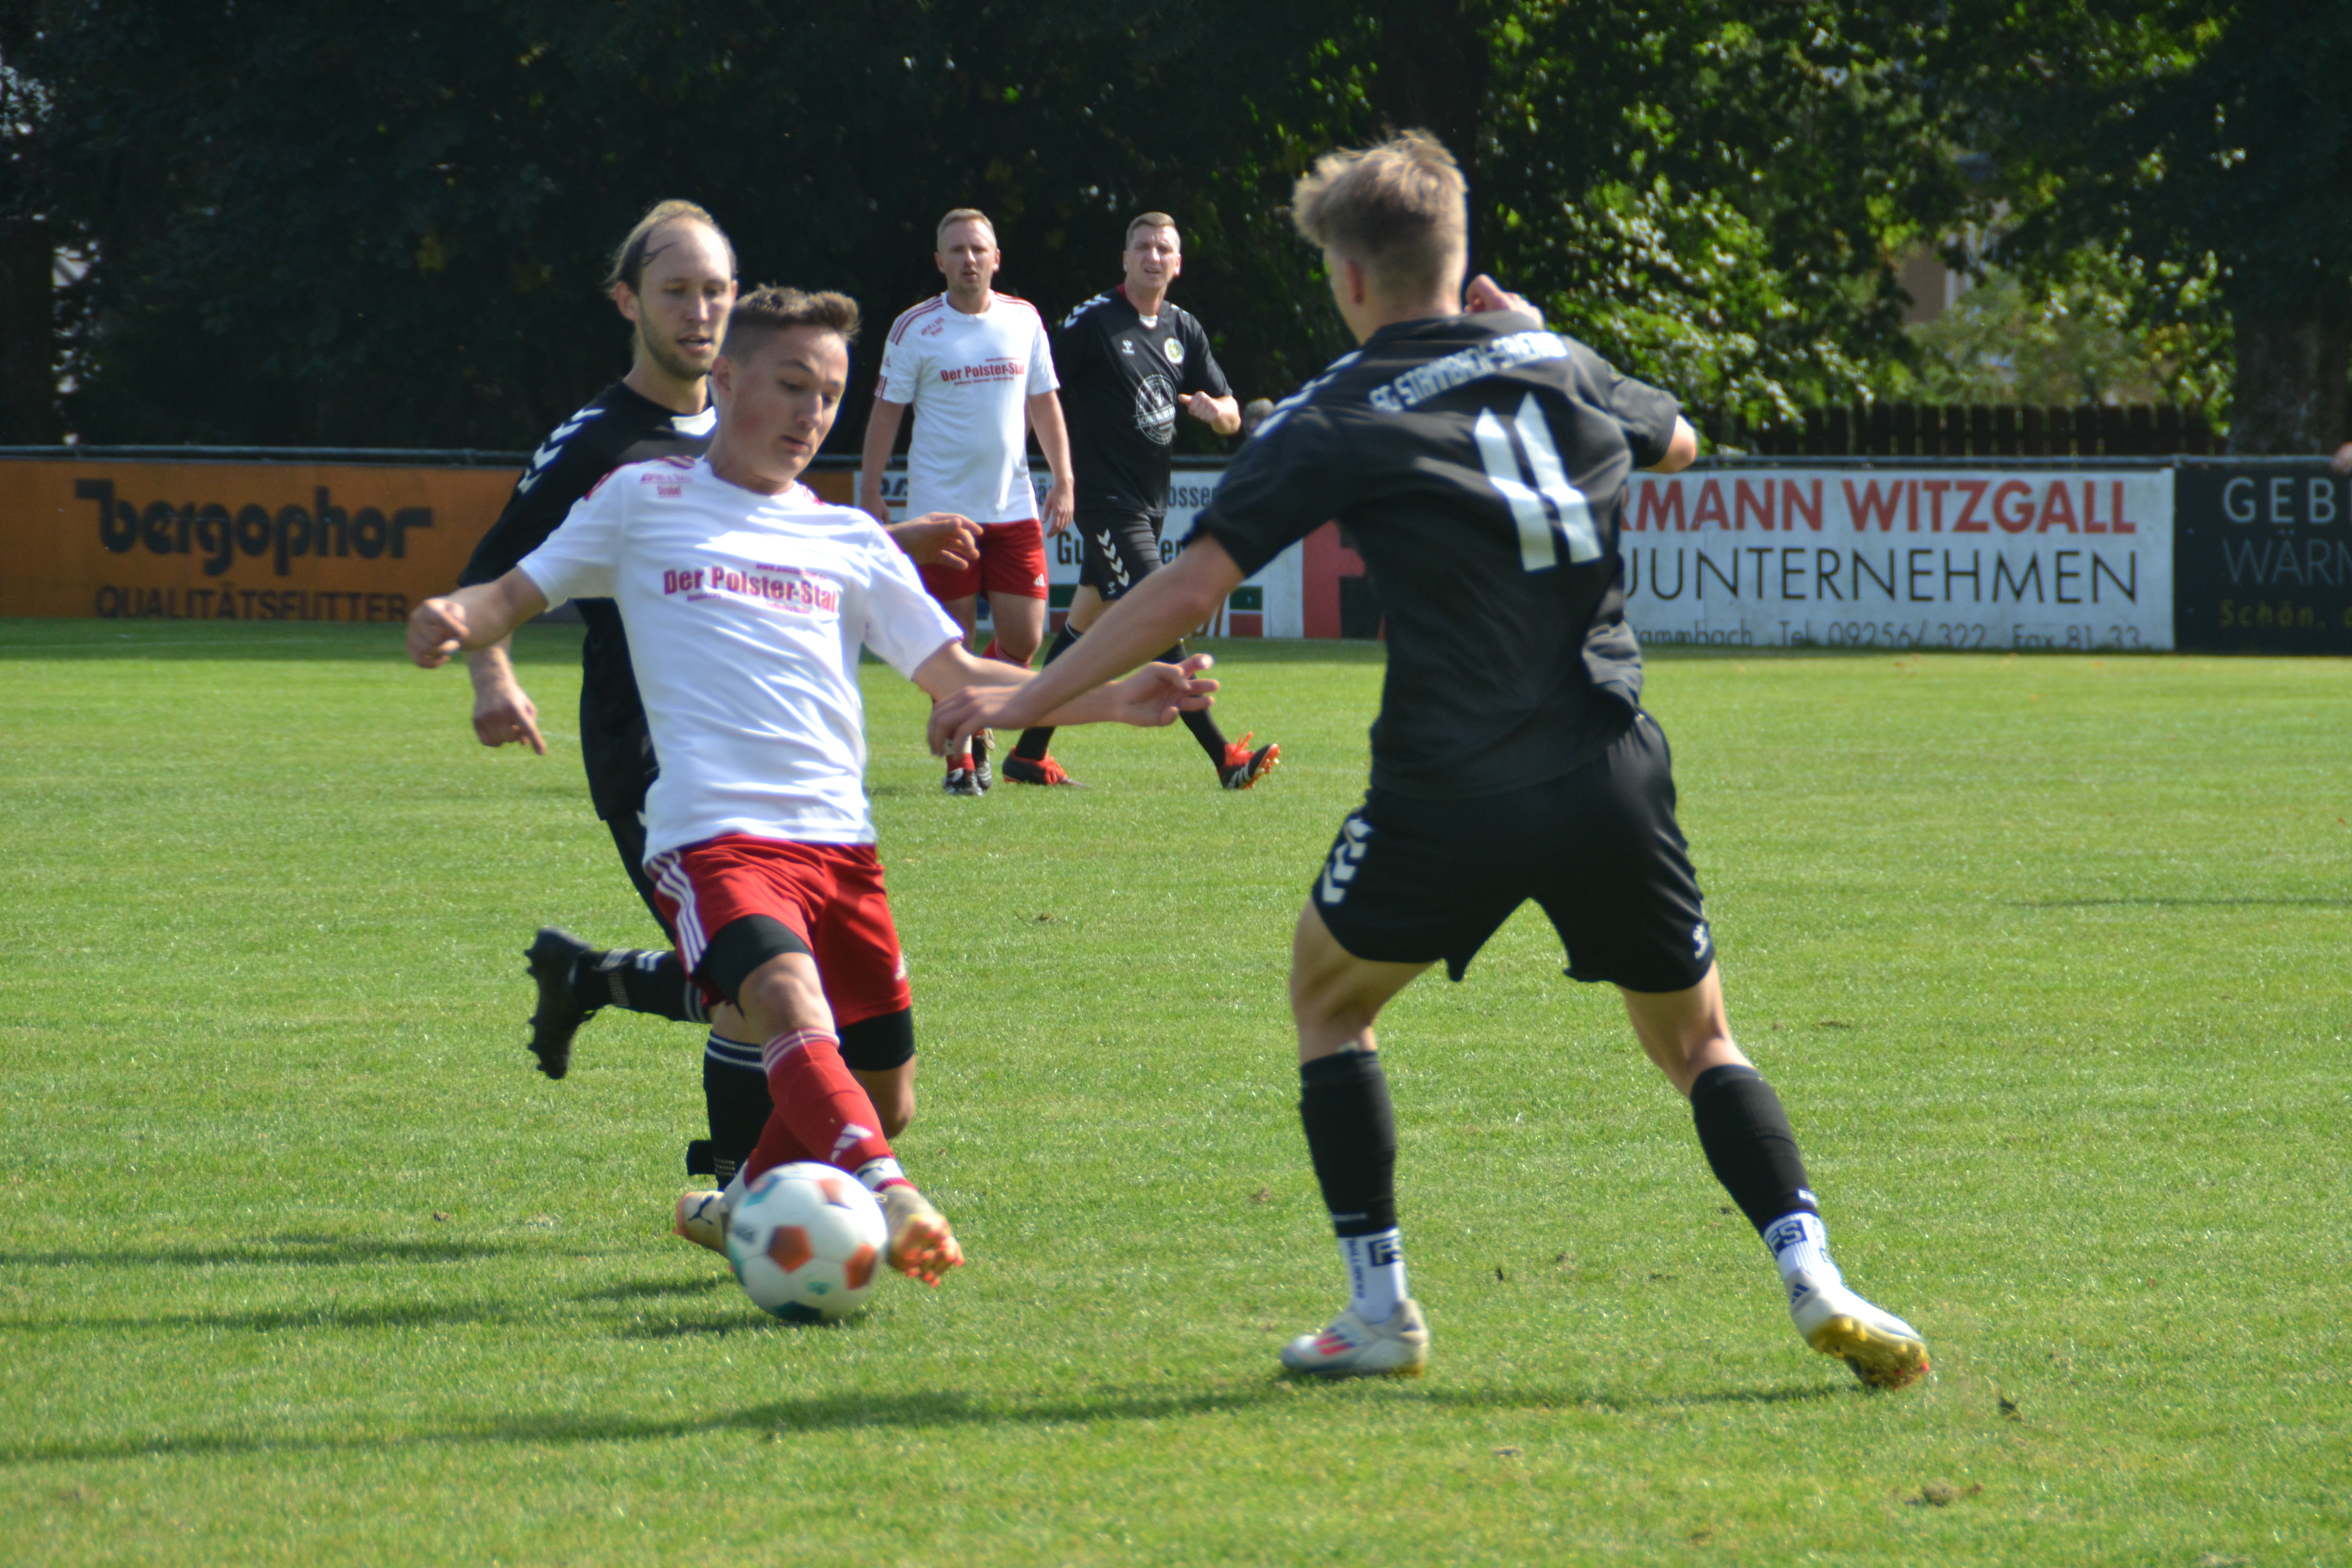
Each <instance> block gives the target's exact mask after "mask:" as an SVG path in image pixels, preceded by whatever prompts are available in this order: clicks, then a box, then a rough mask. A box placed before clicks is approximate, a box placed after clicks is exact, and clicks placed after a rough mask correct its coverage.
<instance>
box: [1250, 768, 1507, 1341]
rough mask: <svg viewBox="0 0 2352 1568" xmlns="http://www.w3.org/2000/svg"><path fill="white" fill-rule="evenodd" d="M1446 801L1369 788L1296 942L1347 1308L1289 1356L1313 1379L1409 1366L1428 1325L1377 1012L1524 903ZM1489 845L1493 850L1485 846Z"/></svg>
mask: <svg viewBox="0 0 2352 1568" xmlns="http://www.w3.org/2000/svg"><path fill="white" fill-rule="evenodd" d="M1458 806H1459V803H1458V802H1452V801H1443V802H1431V803H1415V802H1412V801H1398V800H1395V799H1394V798H1392V797H1384V796H1374V797H1372V798H1370V799H1368V800H1367V801H1366V802H1365V804H1364V805H1363V806H1362V807H1360V808H1359V809H1358V810H1357V811H1356V812H1355V813H1353V814H1352V815H1350V816H1349V817H1348V819H1347V820H1346V821H1345V822H1344V823H1343V824H1341V826H1340V829H1339V834H1338V836H1337V837H1335V838H1334V839H1333V841H1332V845H1331V852H1330V855H1329V857H1328V859H1327V860H1326V861H1325V863H1324V866H1323V868H1322V871H1321V873H1320V874H1319V875H1318V877H1317V879H1316V882H1315V889H1314V892H1313V893H1312V895H1311V896H1310V897H1309V899H1308V900H1307V908H1306V910H1305V911H1304V912H1303V913H1302V914H1301V915H1300V916H1299V918H1298V926H1297V932H1296V934H1295V935H1294V937H1293V939H1292V943H1291V959H1290V963H1291V967H1290V1010H1291V1019H1292V1022H1293V1023H1294V1024H1295V1025H1296V1026H1297V1030H1298V1087H1299V1094H1298V1117H1299V1121H1300V1123H1301V1124H1302V1126H1303V1127H1304V1128H1305V1131H1306V1133H1307V1152H1308V1154H1309V1156H1310V1157H1311V1158H1312V1160H1313V1161H1314V1164H1315V1176H1316V1180H1317V1182H1318V1184H1320V1186H1321V1187H1322V1191H1323V1202H1324V1205H1325V1206H1326V1207H1327V1208H1328V1210H1329V1212H1330V1215H1331V1229H1332V1232H1333V1234H1334V1235H1335V1236H1337V1237H1338V1238H1339V1255H1340V1260H1341V1264H1342V1266H1343V1268H1344V1270H1345V1272H1346V1275H1347V1279H1348V1306H1347V1309H1346V1310H1344V1311H1342V1312H1341V1313H1340V1314H1339V1316H1338V1317H1337V1318H1335V1319H1333V1320H1332V1321H1331V1322H1330V1324H1329V1326H1328V1327H1327V1328H1325V1329H1324V1330H1323V1331H1321V1332H1320V1333H1314V1334H1305V1335H1302V1336H1300V1337H1299V1338H1298V1339H1297V1340H1294V1341H1292V1342H1290V1344H1289V1345H1287V1346H1286V1347H1285V1349H1284V1351H1283V1352H1282V1361H1283V1364H1284V1365H1285V1366H1286V1367H1288V1368H1290V1369H1291V1370H1292V1371H1294V1372H1302V1373H1311V1374H1313V1375H1316V1376H1321V1377H1359V1376H1364V1375H1368V1374H1374V1373H1381V1374H1391V1375H1403V1376H1414V1375H1418V1374H1419V1373H1420V1372H1421V1370H1422V1368H1423V1366H1425V1365H1426V1364H1427V1363H1428V1359H1429V1330H1428V1327H1427V1325H1426V1323H1425V1322H1424V1321H1423V1317H1422V1313H1421V1308H1420V1306H1419V1304H1418V1303H1416V1302H1415V1301H1414V1300H1412V1294H1411V1292H1410V1291H1409V1290H1408V1289H1407V1288H1406V1282H1405V1269H1404V1246H1403V1237H1402V1231H1401V1229H1400V1227H1399V1224H1398V1217H1397V1212H1396V1186H1395V1180H1396V1121H1395V1117H1394V1114H1393V1112H1392V1111H1391V1109H1390V1104H1389V1088H1388V1079H1387V1077H1386V1075H1385V1074H1384V1073H1383V1072H1382V1071H1381V1059H1380V1056H1379V1052H1378V1049H1377V1041H1376V1040H1375V1038H1374V1037H1373V1033H1372V1026H1373V1022H1374V1020H1375V1019H1377V1018H1378V1017H1379V1016H1380V1011H1381V1007H1383V1006H1384V1005H1386V1004H1387V1003H1388V1001H1389V999H1390V998H1391V997H1392V996H1394V995H1395V994H1397V993H1398V992H1399V991H1402V989H1404V987H1405V986H1406V985H1407V984H1410V983H1411V982H1412V979H1413V977H1414V976H1415V975H1418V974H1419V973H1422V972H1423V970H1425V969H1427V968H1428V967H1429V966H1430V964H1431V963H1433V962H1434V961H1435V960H1437V959H1440V958H1443V959H1444V960H1445V961H1446V964H1447V968H1448V972H1449V973H1452V974H1453V975H1454V978H1456V979H1459V978H1460V977H1461V973H1462V971H1463V969H1464V968H1465V967H1466V966H1467V964H1468V963H1469V962H1470V959H1471V957H1472V955H1474V954H1475V953H1476V952H1477V951H1478V949H1479V947H1480V946H1482V945H1483V944H1484V943H1485V942H1486V938H1487V937H1488V936H1490V935H1492V934H1493V932H1494V931H1495V929H1496V927H1497V926H1499V925H1501V924H1502V922H1503V921H1504V920H1505V919H1506V918H1507V917H1508V915H1509V914H1510V912H1511V910H1512V909H1513V907H1515V906H1516V905H1517V902H1518V901H1519V899H1518V895H1517V892H1516V891H1513V890H1511V889H1510V888H1509V886H1508V884H1507V882H1499V881H1497V880H1496V879H1494V878H1492V877H1491V876H1489V875H1488V874H1487V872H1486V867H1485V865H1484V863H1483V862H1482V860H1481V859H1480V858H1479V857H1478V856H1477V855H1476V854H1475V848H1476V845H1475V843H1474V842H1465V839H1475V837H1476V836H1477V834H1478V831H1479V825H1478V823H1477V822H1476V819H1475V818H1473V817H1470V816H1466V815H1465V814H1464V813H1462V812H1460V811H1459V810H1458ZM1488 858H1494V857H1492V856H1491V855H1490V856H1489V857H1488Z"/></svg>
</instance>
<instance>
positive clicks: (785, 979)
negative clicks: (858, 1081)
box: [736, 960, 833, 1036]
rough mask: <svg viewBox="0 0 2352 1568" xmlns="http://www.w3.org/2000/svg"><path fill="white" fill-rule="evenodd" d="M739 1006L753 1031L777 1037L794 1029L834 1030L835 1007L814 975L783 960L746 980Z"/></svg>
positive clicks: (740, 994)
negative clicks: (826, 1002) (830, 1004)
mask: <svg viewBox="0 0 2352 1568" xmlns="http://www.w3.org/2000/svg"><path fill="white" fill-rule="evenodd" d="M736 1001H737V1005H739V1006H740V1008H741V1009H742V1012H743V1016H744V1017H745V1018H746V1019H747V1020H749V1021H750V1023H751V1026H752V1032H753V1033H755V1034H758V1033H762V1032H764V1033H766V1034H768V1035H771V1036H773V1035H778V1034H782V1033H784V1032H785V1031H787V1030H791V1029H830V1028H831V1027H833V1010H832V1009H831V1008H830V1007H828V1006H827V1005H825V1000H824V987H823V986H822V985H820V984H817V983H816V981H815V978H814V974H810V975H803V974H801V973H798V972H797V971H796V970H795V969H793V968H792V967H790V966H788V965H786V964H785V963H783V962H782V961H781V960H779V961H777V962H774V963H769V964H766V965H764V966H762V967H761V969H760V970H759V971H758V972H757V973H753V974H752V975H751V978H750V979H748V980H746V981H744V982H743V988H742V990H741V991H740V992H739V993H738V994H737V997H736Z"/></svg>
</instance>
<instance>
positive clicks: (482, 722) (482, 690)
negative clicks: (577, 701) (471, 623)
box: [466, 637, 547, 757]
mask: <svg viewBox="0 0 2352 1568" xmlns="http://www.w3.org/2000/svg"><path fill="white" fill-rule="evenodd" d="M512 646H513V639H512V638H511V637H500V638H499V640H498V641H497V642H494V643H492V644H491V645H490V646H489V647H482V648H472V649H469V650H467V654H466V673H467V675H469V676H471V677H472V678H473V681H474V738H475V739H476V740H478V741H479V742H482V744H484V745H485V746H503V745H506V744H508V743H509V742H520V743H521V744H523V745H526V746H529V747H530V749H531V750H532V751H534V752H538V753H539V754H540V755H541V756H542V757H543V756H545V755H547V740H546V737H545V736H543V735H541V733H540V732H539V705H538V704H537V703H535V702H533V701H532V700H530V693H529V692H527V691H525V690H524V689H522V682H521V681H520V680H518V679H515V672H514V660H513V659H512V658H509V657H508V653H509V648H511V647H512Z"/></svg>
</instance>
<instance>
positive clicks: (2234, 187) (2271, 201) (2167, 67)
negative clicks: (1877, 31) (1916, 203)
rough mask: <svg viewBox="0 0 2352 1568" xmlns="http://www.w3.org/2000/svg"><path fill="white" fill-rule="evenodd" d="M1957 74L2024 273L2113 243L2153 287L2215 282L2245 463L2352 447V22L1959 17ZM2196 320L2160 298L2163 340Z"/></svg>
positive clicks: (2054, 11) (1997, 8)
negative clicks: (2351, 381)
mask: <svg viewBox="0 0 2352 1568" xmlns="http://www.w3.org/2000/svg"><path fill="white" fill-rule="evenodd" d="M1937 63H1938V67H1939V68H1940V69H1941V70H1942V71H1943V73H1944V77H1943V79H1942V86H1941V89H1940V92H1939V100H1940V101H1941V102H1942V103H1943V104H1944V105H1945V108H1946V110H1947V112H1948V114H1949V116H1950V118H1951V120H1952V121H1953V123H1955V124H1956V125H1957V126H1958V127H1961V128H1962V129H1963V131H1964V132H1965V133H1966V134H1967V135H1968V136H1969V139H1970V140H1972V141H1973V142H1976V143H1977V144H1978V145H1979V146H1980V147H1981V148H1982V149H1983V151H1985V152H1986V153H1990V154H1992V155H1993V156H1994V159H1995V163H1996V166H1997V168H1998V170H1999V177H1998V178H1997V179H1996V180H1995V181H1994V182H1993V183H1992V184H1990V185H1989V186H1988V187H1986V189H1985V192H1984V197H1983V199H1984V201H1985V203H1986V204H1987V205H1988V207H1989V208H1990V210H1989V212H1988V215H1987V216H1998V217H1999V219H2000V222H2001V224H2002V227H2003V238H2002V240H2001V243H2000V247H1999V250H1998V255H1999V256H2000V258H2001V259H2002V260H2003V261H2004V262H2005V263H2007V264H2009V265H2011V266H2012V267H2015V268H2019V269H2021V270H2022V271H2024V272H2026V273H2027V274H2028V275H2029V276H2030V277H2031V278H2032V279H2034V280H2036V281H2037V282H2040V283H2045V284H2046V283H2047V282H2048V281H2049V280H2051V279H2053V278H2055V277H2057V276H2059V275H2061V274H2063V272H2064V271H2065V269H2066V268H2068V267H2069V266H2070V265H2072V263H2071V262H2070V261H2069V260H2068V258H2070V257H2071V256H2073V255H2074V254H2075V253H2076V252H2077V251H2079V250H2080V249H2081V247H2084V246H2085V245H2092V244H2095V245H2097V246H2099V247H2102V248H2103V249H2105V251H2107V252H2108V253H2111V254H2112V255H2114V256H2115V257H2116V258H2120V259H2122V260H2123V261H2125V262H2126V263H2128V264H2130V265H2133V266H2136V267H2138V268H2144V269H2146V271H2147V273H2148V275H2150V276H2155V275H2157V274H2158V273H2162V274H2163V275H2165V276H2168V277H2170V278H2174V279H2193V278H2196V277H2199V276H2200V275H2203V274H2206V273H2208V272H2210V274H2211V275H2212V277H2213V287H2212V291H2211V298H2212V299H2213V300H2217V301H2218V303H2219V305H2220V307H2221V309H2222V310H2226V312H2227V314H2228V316H2229V318H2230V321H2231V336H2232V337H2233V339H2234V372H2235V374H2234V384H2233V390H2232V395H2231V403H2232V422H2231V443H2232V445H2233V446H2234V447H2238V448H2240V449H2242V450H2252V451H2311V450H2315V449H2321V448H2323V447H2332V446H2333V445H2334V444H2335V443H2336V441H2337V440H2339V439H2341V438H2342V437H2343V436H2344V435H2345V433H2346V429H2347V421H2346V413H2347V409H2346V373H2347V357H2352V100H2347V95H2346V92H2345V83H2346V81H2347V79H2352V7H2347V6H2346V5H2343V4H2341V0H2033V3H2032V4H2027V3H2024V0H1952V3H1951V5H1950V7H1949V15H1948V23H1947V24H1946V26H1945V27H1944V29H1943V30H1942V32H1941V33H1940V35H1939V47H1938V49H1937ZM1995 204H1997V205H1995ZM2200 303H2201V301H2200V300H2195V299H2190V300H2187V301H2186V304H2187V306H2188V308H2189V310H2192V311H2193V310H2194V309H2195V308H2197V306H2198V305H2200ZM2183 307H2184V299H2183V296H2182V295H2181V294H2180V293H2179V291H2178V290H2174V289H2165V288H2155V289H2149V290H2148V291H2147V294H2146V296H2145V298H2144V300H2143V301H2142V311H2143V314H2144V315H2145V316H2147V317H2148V318H2152V319H2155V320H2159V321H2160V320H2163V319H2166V318H2170V319H2174V320H2179V319H2180V318H2181V315H2182V312H2183Z"/></svg>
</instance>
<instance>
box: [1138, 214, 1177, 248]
mask: <svg viewBox="0 0 2352 1568" xmlns="http://www.w3.org/2000/svg"><path fill="white" fill-rule="evenodd" d="M1139 228H1176V220H1175V219H1174V218H1172V217H1170V216H1168V215H1167V214H1166V213H1138V214H1136V215H1135V216H1133V217H1131V218H1129V219H1128V220H1127V243H1128V244H1129V245H1133V244H1134V243H1135V231H1136V230H1137V229H1139ZM1176 243H1177V245H1178V246H1179V247H1181V246H1182V245H1183V243H1184V231H1183V230H1182V229H1181V228H1179V229H1176Z"/></svg>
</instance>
